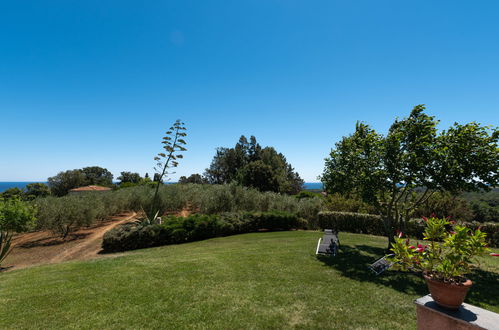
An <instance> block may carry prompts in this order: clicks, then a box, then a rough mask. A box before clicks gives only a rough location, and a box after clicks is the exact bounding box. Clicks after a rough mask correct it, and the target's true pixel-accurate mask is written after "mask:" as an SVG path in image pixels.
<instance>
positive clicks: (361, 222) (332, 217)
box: [317, 211, 385, 235]
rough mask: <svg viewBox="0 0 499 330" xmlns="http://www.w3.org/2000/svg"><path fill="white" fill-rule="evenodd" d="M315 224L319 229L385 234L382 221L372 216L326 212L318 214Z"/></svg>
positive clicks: (376, 216)
mask: <svg viewBox="0 0 499 330" xmlns="http://www.w3.org/2000/svg"><path fill="white" fill-rule="evenodd" d="M317 222H318V226H319V228H321V229H327V228H330V229H335V230H338V231H340V232H350V233H358V234H371V235H383V234H384V233H385V227H384V224H383V220H382V219H381V217H380V216H378V215H373V214H365V213H353V212H335V211H326V212H320V213H319V214H318V216H317Z"/></svg>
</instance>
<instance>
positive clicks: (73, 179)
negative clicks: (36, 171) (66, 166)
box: [47, 169, 86, 196]
mask: <svg viewBox="0 0 499 330" xmlns="http://www.w3.org/2000/svg"><path fill="white" fill-rule="evenodd" d="M47 181H48V184H49V187H50V190H51V191H52V193H53V194H54V195H55V196H64V195H67V193H68V192H69V190H71V189H73V188H77V187H81V186H85V184H86V177H85V175H84V174H83V172H82V171H81V170H77V169H76V170H68V171H64V172H59V173H58V174H57V175H56V176H53V177H50V178H48V179H47Z"/></svg>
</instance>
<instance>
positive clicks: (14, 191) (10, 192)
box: [0, 187, 23, 199]
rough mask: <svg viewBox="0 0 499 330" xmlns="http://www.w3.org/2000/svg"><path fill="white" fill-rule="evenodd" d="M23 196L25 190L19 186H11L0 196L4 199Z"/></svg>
mask: <svg viewBox="0 0 499 330" xmlns="http://www.w3.org/2000/svg"><path fill="white" fill-rule="evenodd" d="M15 197H18V198H22V197H23V191H22V190H21V189H19V188H17V187H13V188H9V189H7V190H5V191H4V192H2V193H0V198H3V199H9V198H15Z"/></svg>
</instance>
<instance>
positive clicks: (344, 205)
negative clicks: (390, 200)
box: [326, 193, 376, 214]
mask: <svg viewBox="0 0 499 330" xmlns="http://www.w3.org/2000/svg"><path fill="white" fill-rule="evenodd" d="M326 209H327V210H329V211H337V212H355V213H370V214H373V213H376V208H375V207H373V206H372V205H369V204H368V203H366V202H364V201H362V200H361V199H359V198H355V196H350V197H347V196H345V195H342V194H339V193H334V194H329V195H327V197H326Z"/></svg>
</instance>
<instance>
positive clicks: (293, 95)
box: [0, 0, 499, 181]
mask: <svg viewBox="0 0 499 330" xmlns="http://www.w3.org/2000/svg"><path fill="white" fill-rule="evenodd" d="M498 40H499V2H497V1H455V0H454V1H400V0H397V1H383V0H381V1H372V0H369V1H356V0H351V1H345V0H343V1H333V0H324V1H293V0H279V1H276V0H262V1H258V0H251V1H243V0H240V1H144V2H141V1H123V0H121V1H92V0H89V1H68V0H64V1H29V2H27V1H26V2H25V1H2V2H1V3H0V45H1V48H0V118H1V126H0V127H1V129H0V151H1V156H0V181H32V180H33V181H38V180H43V181H44V180H45V179H46V178H47V177H48V176H52V175H55V174H56V173H57V172H59V171H62V170H67V169H73V168H80V167H84V166H92V165H98V166H102V167H106V168H108V169H109V170H110V171H111V172H113V173H114V174H115V176H118V175H119V172H120V171H124V170H127V171H137V172H140V173H141V174H144V173H145V172H149V173H150V174H151V173H153V169H152V168H153V166H154V161H153V157H154V155H155V154H156V153H158V152H160V148H161V144H160V142H161V137H162V134H163V133H164V131H166V129H167V128H168V127H169V126H170V125H171V123H173V122H174V121H175V120H176V119H177V118H180V119H182V120H183V121H184V122H185V123H186V126H187V128H188V134H189V135H188V137H187V142H188V146H187V147H188V149H189V150H188V151H187V152H186V153H185V159H184V160H183V161H182V162H181V165H180V167H179V168H178V170H177V174H176V175H174V176H173V180H175V179H176V178H178V176H180V175H188V174H191V173H196V172H199V173H201V172H203V170H204V169H205V168H206V167H207V166H208V165H209V163H210V161H211V159H212V157H213V155H214V153H215V148H216V147H219V146H233V145H234V144H235V143H236V142H237V140H238V138H239V136H240V135H242V134H245V135H247V136H249V135H255V136H256V137H257V139H258V141H259V142H260V144H262V145H264V146H267V145H271V146H274V147H275V148H276V149H277V150H278V151H280V152H282V153H283V154H284V155H285V156H286V157H287V159H288V161H289V162H290V163H291V164H292V165H293V166H294V167H295V169H296V170H297V171H298V172H299V173H300V174H301V176H302V177H303V178H304V179H305V180H306V181H316V177H317V175H319V174H320V173H321V172H322V169H323V159H324V158H325V157H326V156H327V155H328V152H329V151H330V149H331V147H332V146H333V145H334V143H335V142H337V141H338V140H339V139H340V138H341V137H342V136H344V135H347V134H349V133H351V132H352V131H353V129H354V126H355V122H356V121H357V120H362V121H365V122H367V123H370V124H371V125H372V126H374V128H376V129H377V130H379V131H380V132H386V129H387V128H388V126H389V125H390V123H391V122H392V121H393V119H394V118H395V117H397V116H399V117H404V116H406V115H408V113H409V111H410V110H411V108H412V107H413V106H414V105H416V104H420V103H425V104H426V105H427V106H428V112H429V113H430V114H432V115H435V116H436V117H437V118H438V119H440V120H441V128H446V127H448V126H449V125H451V124H452V123H453V122H454V121H457V122H460V123H464V122H469V121H477V122H480V123H482V124H487V125H489V124H491V125H498V124H499V42H498Z"/></svg>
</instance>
